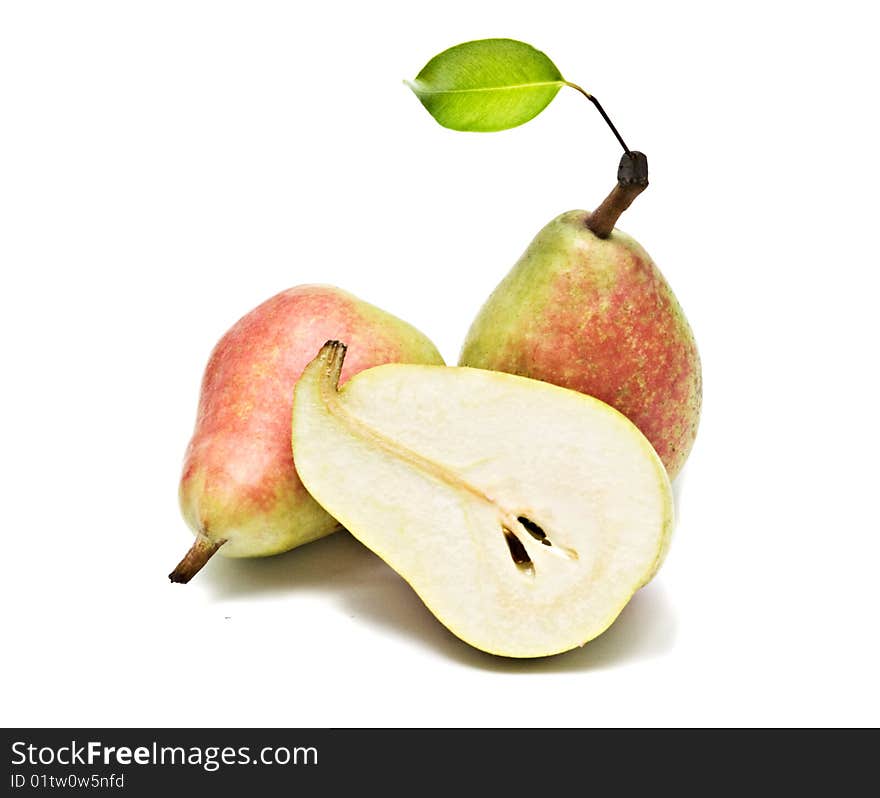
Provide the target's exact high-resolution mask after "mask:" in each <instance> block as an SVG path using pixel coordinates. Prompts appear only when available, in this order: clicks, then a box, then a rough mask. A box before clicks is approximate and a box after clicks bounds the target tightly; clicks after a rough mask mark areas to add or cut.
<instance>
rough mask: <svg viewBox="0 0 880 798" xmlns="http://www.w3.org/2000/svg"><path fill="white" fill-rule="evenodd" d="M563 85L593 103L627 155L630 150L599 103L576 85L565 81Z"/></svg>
mask: <svg viewBox="0 0 880 798" xmlns="http://www.w3.org/2000/svg"><path fill="white" fill-rule="evenodd" d="M565 85H566V86H569V87H570V88H572V89H574V90H575V91H579V92H580V93H581V94H583V95H584V97H586V98H587V99H588V100H589V101H590V102H591V103H593V105H595V106H596V110H597V111H598V112H599V113H600V114H602V118H603V119H604V120H605V122H606V124H607V125H608V127H610V128H611V132H612V133H613V134H614V135H615V137H616V138H617V140H618V141H619V142H620V146H621V147H623V151H624V152H625V153H626V154H627V155H629V153H630V148H629V147H627V146H626V142H625V141H624V140H623V136H621V135H620V133H618V132H617V128H616V127H614V122H612V121H611V119H610V117H609V116H608V114H606V113H605V109H604V108H603V107H602V105H601V103H600V102H599V101H598V100H597V99H596V98H595V97H594V96H593V95H592V94H590V92H588V91H587V90H586V89H582V88H581V87H580V86H578V85H577V83H571V82H570V81H567V80H566V81H565Z"/></svg>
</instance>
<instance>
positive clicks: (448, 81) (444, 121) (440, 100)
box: [407, 39, 565, 132]
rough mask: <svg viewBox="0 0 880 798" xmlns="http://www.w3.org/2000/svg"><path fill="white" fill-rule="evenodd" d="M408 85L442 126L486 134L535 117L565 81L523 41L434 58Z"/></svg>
mask: <svg viewBox="0 0 880 798" xmlns="http://www.w3.org/2000/svg"><path fill="white" fill-rule="evenodd" d="M407 85H408V86H409V87H410V88H411V89H412V90H413V91H414V92H415V94H416V96H417V97H418V98H419V100H421V102H422V105H424V106H425V108H427V109H428V113H430V114H431V116H433V117H434V119H436V120H437V121H438V122H439V123H440V124H441V125H443V127H448V128H452V130H473V131H480V132H488V131H494V130H506V129H507V128H511V127H516V126H517V125H521V124H523V122H528V121H529V120H530V119H532V118H534V117H536V116H537V115H538V114H539V113H541V111H543V110H544V109H545V108H546V107H547V106H548V105H549V104H550V101H551V100H552V99H553V98H554V97H555V96H556V92H558V91H559V88H560V87H561V86H563V85H565V80H564V79H563V77H562V75H561V74H560V72H559V70H558V69H557V68H556V65H555V64H554V63H553V62H552V61H551V60H550V59H549V58H547V56H546V55H544V53H542V52H541V51H540V50H536V49H535V48H534V47H532V46H531V45H529V44H526V43H525V42H518V41H516V40H514V39H480V40H479V41H474V42H465V43H464V44H459V45H457V46H455V47H451V48H450V49H448V50H444V51H443V52H442V53H440V55H435V56H434V57H433V58H432V59H431V60H430V61H428V63H427V64H426V65H425V68H424V69H423V70H422V71H421V72H419V74H418V76H417V77H416V79H415V80H414V81H412V82H409V81H407Z"/></svg>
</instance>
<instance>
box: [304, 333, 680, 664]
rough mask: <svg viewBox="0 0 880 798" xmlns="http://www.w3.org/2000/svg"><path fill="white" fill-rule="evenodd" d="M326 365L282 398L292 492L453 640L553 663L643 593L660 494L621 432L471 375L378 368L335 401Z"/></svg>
mask: <svg viewBox="0 0 880 798" xmlns="http://www.w3.org/2000/svg"><path fill="white" fill-rule="evenodd" d="M344 357H345V346H344V345H343V344H340V343H338V342H328V343H327V344H326V345H325V346H324V347H323V348H322V349H321V352H320V353H319V355H318V357H317V358H316V359H315V360H314V361H312V363H311V364H310V365H309V366H307V367H306V369H305V371H304V372H303V376H302V378H301V379H300V381H299V382H298V384H297V387H296V391H295V396H294V407H293V452H294V460H295V462H296V467H297V470H298V472H299V475H300V478H301V479H302V481H303V483H304V485H305V486H306V488H307V489H308V491H309V492H310V493H311V494H312V496H314V498H315V499H317V501H318V502H319V503H320V504H321V505H322V506H323V507H324V508H325V509H326V510H327V511H328V512H329V513H331V514H332V515H333V516H334V517H335V518H336V519H338V520H339V521H340V522H341V523H342V524H343V525H344V526H345V527H346V528H347V529H348V530H349V531H350V532H351V533H352V534H353V535H354V536H355V537H356V538H358V539H359V540H360V541H361V542H362V543H364V544H365V545H366V546H367V547H368V548H370V549H372V550H373V551H374V552H375V553H376V554H378V555H379V556H380V557H381V558H382V559H384V560H385V561H386V562H387V563H388V564H389V565H390V566H391V567H392V568H393V569H394V570H395V571H397V572H398V573H399V574H400V575H401V576H402V577H403V578H404V579H405V580H406V581H407V582H409V584H410V585H411V586H412V587H413V589H414V590H415V591H416V593H417V594H418V595H419V597H420V598H421V599H422V601H424V603H425V604H426V605H427V607H428V608H429V609H430V610H431V612H432V613H433V614H434V615H435V616H437V618H438V619H439V620H440V621H441V622H442V623H443V624H444V625H445V626H446V627H447V628H448V629H449V630H450V631H452V632H453V633H454V634H455V635H457V636H458V637H460V638H461V639H462V640H464V641H465V642H467V643H469V644H471V645H472V646H475V647H476V648H479V649H482V650H483V651H487V652H490V653H493V654H499V655H505V656H511V657H537V656H545V655H549V654H556V653H560V652H563V651H567V650H569V649H571V648H574V647H577V646H579V645H583V644H584V643H585V642H587V641H589V640H591V639H593V638H594V637H596V636H597V635H599V634H601V633H602V632H603V631H604V630H605V629H606V628H607V627H608V626H609V625H610V624H611V623H612V622H613V621H614V619H615V618H616V617H617V616H618V614H619V613H620V611H621V610H622V609H623V607H624V606H625V605H626V603H627V602H628V601H629V599H630V598H631V596H632V595H633V593H634V592H635V591H636V590H638V588H639V587H641V586H642V585H644V584H646V583H647V582H648V581H649V580H650V579H651V578H652V576H653V575H654V573H655V572H656V570H657V568H658V567H659V565H660V563H661V561H662V559H663V556H664V554H665V552H666V548H667V546H668V542H669V537H670V534H671V531H672V525H673V503H672V495H671V490H670V485H669V479H668V477H667V475H666V471H665V469H664V467H663V464H662V463H661V462H660V459H659V457H658V456H657V454H656V453H655V451H654V450H653V448H652V447H651V445H650V443H649V442H648V441H647V439H646V438H645V437H644V436H643V435H642V434H641V433H640V432H639V431H638V429H637V428H636V427H635V426H634V425H633V424H632V423H631V422H630V421H628V420H627V419H626V418H625V417H624V416H623V415H621V414H620V413H618V412H617V411H616V410H614V409H613V408H611V407H610V406H608V405H606V404H604V403H602V402H600V401H599V400H597V399H593V398H592V397H589V396H585V395H583V394H580V393H577V392H575V391H571V390H568V389H565V388H559V387H557V386H554V385H550V384H548V383H544V382H539V381H537V380H531V379H528V378H525V377H517V376H514V375H510V374H502V373H498V372H491V371H484V370H480V369H471V368H447V367H443V366H414V365H385V366H378V367H375V368H371V369H368V370H366V371H363V372H361V373H360V374H358V375H357V376H355V377H354V378H353V379H351V380H350V381H349V382H348V383H346V384H345V386H344V387H343V388H342V389H338V388H337V384H338V378H339V373H340V371H341V368H342V362H343V359H344Z"/></svg>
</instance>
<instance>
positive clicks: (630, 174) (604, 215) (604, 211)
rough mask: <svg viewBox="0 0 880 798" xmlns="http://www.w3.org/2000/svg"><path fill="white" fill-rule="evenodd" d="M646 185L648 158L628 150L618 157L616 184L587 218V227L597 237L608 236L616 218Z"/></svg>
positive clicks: (615, 222)
mask: <svg viewBox="0 0 880 798" xmlns="http://www.w3.org/2000/svg"><path fill="white" fill-rule="evenodd" d="M647 187H648V159H647V158H646V157H645V156H644V155H643V154H642V153H640V152H628V153H625V154H624V156H623V157H622V158H621V159H620V166H619V167H618V169H617V185H616V186H614V188H613V189H611V193H610V194H609V195H608V196H607V197H605V199H604V200H602V204H601V205H600V206H599V207H598V208H596V210H594V211H593V212H592V213H591V214H590V215H589V217H588V218H587V227H588V228H589V229H590V230H591V231H592V232H593V233H594V234H595V235H596V236H598V237H599V238H608V236H610V235H611V231H612V230H614V225H615V224H617V220H618V219H619V218H620V214H622V213H623V212H624V211H625V210H626V209H627V208H628V207H629V206H630V205H632V203H633V200H634V199H635V198H636V197H638V196H639V194H641V193H642V192H643V191H644V190H645V189H646V188H647Z"/></svg>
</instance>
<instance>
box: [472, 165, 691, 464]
mask: <svg viewBox="0 0 880 798" xmlns="http://www.w3.org/2000/svg"><path fill="white" fill-rule="evenodd" d="M646 185H647V161H646V160H645V159H644V155H642V154H641V153H628V154H627V155H625V156H624V158H623V159H622V161H621V166H620V170H619V172H618V184H617V185H616V186H615V188H614V190H613V191H612V192H611V194H610V195H609V197H608V198H607V199H606V200H605V201H604V202H603V203H602V205H600V207H599V208H598V209H597V210H596V211H594V212H593V213H589V212H587V211H580V210H577V211H569V212H568V213H564V214H562V215H561V216H559V217H557V218H556V219H554V220H553V221H551V222H550V223H549V224H548V225H547V226H546V227H545V228H544V229H543V230H541V232H539V233H538V235H537V236H536V237H535V239H534V240H533V241H532V243H531V244H530V245H529V247H528V249H527V250H526V251H525V254H523V256H522V257H521V258H520V259H519V261H518V262H517V263H516V265H515V266H514V267H513V269H512V270H511V271H510V272H509V273H508V275H507V276H506V277H505V278H504V279H503V280H502V281H501V283H500V284H499V285H498V287H497V288H496V289H495V291H494V292H493V293H492V294H491V296H490V297H489V299H488V300H487V301H486V303H485V304H484V305H483V308H482V309H481V310H480V312H479V314H478V315H477V317H476V319H475V320H474V322H473V324H472V326H471V328H470V331H469V332H468V334H467V337H466V339H465V343H464V346H463V348H462V352H461V357H460V359H459V364H460V365H462V366H472V367H476V368H482V369H495V370H497V371H506V372H509V373H511V374H519V375H522V376H525V377H532V378H534V379H538V380H545V381H547V382H552V383H554V384H556V385H561V386H563V387H566V388H571V389H573V390H576V391H581V392H582V393H586V394H589V395H591V396H595V397H597V398H599V399H601V400H602V401H604V402H607V403H608V404H610V405H612V406H613V407H615V408H617V409H618V410H620V412H622V413H623V414H624V415H626V416H627V417H628V418H629V419H630V420H631V421H632V422H633V423H635V425H636V426H637V427H638V428H639V429H640V430H641V431H642V432H643V433H644V434H645V436H646V437H647V438H648V440H650V441H651V443H652V444H653V445H654V448H655V449H656V450H657V453H658V454H659V455H660V458H661V459H662V460H663V463H664V465H665V466H666V469H667V471H668V472H669V475H670V477H671V478H674V477H675V476H676V475H677V474H678V473H679V471H680V470H681V468H682V466H683V465H684V462H685V460H686V459H687V456H688V454H689V452H690V450H691V447H692V445H693V442H694V438H695V437H696V432H697V425H698V422H699V417H700V405H701V396H702V378H701V371H700V359H699V355H698V354H697V347H696V343H695V341H694V336H693V333H692V332H691V328H690V326H689V325H688V322H687V320H686V319H685V316H684V313H683V311H682V309H681V306H680V305H679V303H678V301H677V300H676V298H675V296H674V294H673V293H672V289H671V288H670V287H669V285H668V283H667V282H666V280H665V279H664V278H663V275H662V274H661V273H660V270H659V269H658V268H657V266H656V265H655V264H654V261H653V260H651V257H650V256H649V255H648V253H647V252H646V251H645V250H644V249H643V248H642V247H641V246H640V245H639V244H638V243H637V242H636V241H635V240H634V239H632V238H631V237H630V236H628V235H627V234H626V233H623V232H621V231H620V230H617V229H614V224H615V222H616V221H617V218H618V217H619V215H620V214H621V213H622V212H623V210H625V209H626V207H628V206H629V204H630V203H631V202H632V201H633V199H634V198H635V196H637V195H638V193H639V192H640V191H641V190H643V189H644V187H645V186H646Z"/></svg>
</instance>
